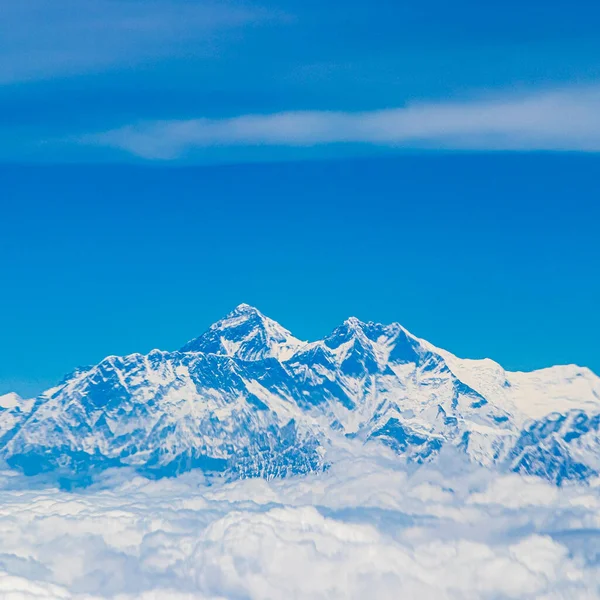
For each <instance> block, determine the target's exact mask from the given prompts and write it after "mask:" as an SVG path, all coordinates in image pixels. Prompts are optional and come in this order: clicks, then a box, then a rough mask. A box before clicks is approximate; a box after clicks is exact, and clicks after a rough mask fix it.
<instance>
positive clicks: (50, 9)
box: [0, 0, 282, 84]
mask: <svg viewBox="0 0 600 600" xmlns="http://www.w3.org/2000/svg"><path fill="white" fill-rule="evenodd" d="M272 18H282V16H281V15H278V14H271V13H268V12H267V11H266V10H264V9H262V8H260V7H254V6H253V7H248V6H247V5H245V4H235V3H234V2H214V1H209V2H188V1H186V0H177V1H176V2H169V1H168V0H147V1H144V2H142V1H141V0H85V2H80V1H79V0H53V1H52V2H48V1H46V0H27V1H26V2H17V1H12V0H9V1H6V2H3V3H0V40H2V41H1V46H2V52H1V54H0V84H11V83H18V82H23V81H32V80H40V79H51V78H55V77H62V76H72V75H77V74H81V73H90V72H92V73H93V72H97V71H103V70H106V69H108V68H113V67H128V68H129V67H131V66H132V65H137V64H140V63H143V62H147V61H152V60H156V59H158V58H162V57H172V56H189V55H194V56H202V55H205V54H206V55H209V54H211V53H212V52H214V49H213V46H214V45H215V43H217V42H218V41H219V36H221V35H223V32H225V31H227V30H230V29H235V28H240V27H243V26H248V25H251V24H253V23H259V22H262V21H265V20H268V19H272ZM32 32H34V33H33V34H32Z"/></svg>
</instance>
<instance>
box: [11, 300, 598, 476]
mask: <svg viewBox="0 0 600 600" xmlns="http://www.w3.org/2000/svg"><path fill="white" fill-rule="evenodd" d="M599 430H600V378H598V377H597V376H596V375H595V374H594V373H592V372H591V371H590V370H589V369H587V368H584V367H578V366H575V365H567V366H557V367H551V368H547V369H541V370H538V371H533V372H529V373H523V372H509V371H506V370H504V369H503V368H502V367H501V366H500V365H499V364H498V363H496V362H494V361H492V360H490V359H484V360H470V359H461V358H458V357H456V356H454V355H453V354H451V353H450V352H447V351H445V350H442V349H440V348H437V347H435V346H434V345H432V344H430V343H429V342H427V341H425V340H423V339H420V338H418V337H416V336H415V335H413V334H412V333H410V332H409V331H408V330H407V329H405V328H404V327H402V326H401V325H400V324H398V323H393V324H390V325H382V324H378V323H372V322H369V323H363V322H361V321H360V320H358V319H356V318H354V317H351V318H349V319H347V320H346V321H344V323H342V324H341V325H340V326H339V327H337V328H336V329H335V330H334V331H333V332H332V333H331V334H330V335H329V336H327V337H325V338H324V339H322V340H318V341H314V342H305V341H302V340H299V339H297V338H296V337H294V336H293V335H292V334H291V333H290V332H289V331H287V330H286V329H285V328H284V327H282V326H281V325H279V324H278V323H276V322H275V321H273V320H272V319H270V318H268V317H266V316H265V315H263V314H262V313H261V312H260V311H259V310H258V309H256V308H254V307H251V306H249V305H246V304H241V305H239V306H238V307H237V308H235V309H234V310H233V311H232V312H231V313H229V314H228V315H227V316H226V317H225V318H223V319H222V320H220V321H218V322H217V323H215V324H214V325H212V326H211V327H210V328H209V330H208V331H206V332H205V333H204V334H202V335H200V336H199V337H197V338H194V339H192V340H190V341H189V342H187V343H186V344H185V345H184V346H182V347H181V349H180V350H177V351H162V350H152V351H151V352H150V353H148V354H146V355H144V354H130V355H128V356H123V357H119V356H109V357H107V358H105V359H104V360H102V361H101V362H100V363H99V364H97V365H94V366H90V367H84V368H78V369H76V370H75V371H73V372H72V373H71V374H69V375H68V376H66V377H65V378H64V379H63V381H62V382H60V383H59V384H58V385H57V386H55V387H53V388H51V389H49V390H47V391H45V392H44V393H42V394H41V395H40V396H39V397H37V398H35V399H32V400H22V399H20V398H18V397H17V396H16V395H14V394H9V395H6V396H2V397H0V460H2V461H4V463H5V464H6V465H8V466H9V467H10V468H12V469H17V470H19V471H22V472H23V473H25V474H27V475H39V474H43V473H48V474H52V475H53V476H58V477H59V478H62V480H65V481H83V482H85V481H87V480H89V478H90V477H92V476H93V475H94V474H96V473H99V472H101V471H103V470H105V469H108V468H114V467H129V468H133V469H135V470H136V471H137V472H139V473H140V474H143V475H145V476H147V477H153V478H159V477H165V476H175V475H180V474H182V473H185V472H187V471H190V470H194V469H199V470H201V471H202V472H204V473H205V474H207V475H208V476H213V475H214V476H220V477H225V478H227V479H239V478H249V477H262V478H265V479H272V478H281V477H288V476H290V475H303V474H310V473H316V472H321V471H323V470H327V469H328V468H329V467H330V465H331V464H332V462H334V461H335V460H336V457H337V456H339V455H340V454H341V453H348V452H351V453H356V452H361V449H369V448H374V447H377V448H378V449H379V450H380V451H381V452H385V453H388V454H389V455H390V456H394V457H396V459H397V460H398V461H405V462H406V463H407V464H409V465H419V464H421V463H424V462H430V461H435V460H436V458H437V457H439V456H440V455H441V454H442V453H444V452H447V451H452V452H459V453H460V454H462V455H464V457H465V458H466V459H468V460H469V461H472V462H473V463H476V464H478V465H482V466H484V467H489V468H492V469H497V470H499V471H505V472H510V471H514V472H517V473H521V474H525V475H535V476H539V477H542V478H545V479H547V480H549V481H551V482H554V483H556V484H559V485H560V484H563V483H564V482H567V481H572V480H578V481H586V480H589V479H590V478H591V477H593V476H596V475H598V474H599V473H600V452H599V450H600V433H599Z"/></svg>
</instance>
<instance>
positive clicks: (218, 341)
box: [181, 304, 304, 360]
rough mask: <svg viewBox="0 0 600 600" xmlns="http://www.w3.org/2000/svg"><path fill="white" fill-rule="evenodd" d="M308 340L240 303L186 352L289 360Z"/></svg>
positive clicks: (187, 347)
mask: <svg viewBox="0 0 600 600" xmlns="http://www.w3.org/2000/svg"><path fill="white" fill-rule="evenodd" d="M303 344H304V342H301V341H300V340H298V339H296V338H295V337H294V336H293V335H292V334H291V333H290V332H289V331H288V330H287V329H285V328H284V327H282V326H281V325H279V323H277V322H276V321H274V320H273V319H270V318H269V317H266V316H265V315H263V314H262V313H261V312H260V311H259V310H258V309H257V308H254V307H253V306H250V305H249V304H239V305H238V306H236V307H235V308H234V309H233V310H232V311H231V312H230V313H228V314H227V315H226V316H225V317H224V318H223V319H221V320H220V321H217V322H216V323H214V324H213V325H211V327H210V329H209V330H208V331H206V332H205V333H203V334H202V335H201V336H200V337H197V338H195V339H193V340H191V341H189V342H188V343H187V344H186V345H185V346H183V348H181V351H182V352H204V353H208V354H224V355H227V356H231V357H235V358H239V359H242V360H261V359H263V358H277V359H278V360H285V359H286V358H287V357H288V356H291V354H292V353H293V352H295V351H296V350H297V349H298V348H299V347H300V346H302V345H303Z"/></svg>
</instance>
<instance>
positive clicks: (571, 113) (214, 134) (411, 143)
mask: <svg viewBox="0 0 600 600" xmlns="http://www.w3.org/2000/svg"><path fill="white" fill-rule="evenodd" d="M79 141H80V142H82V143H86V144H93V145H101V146H109V147H113V148H119V149H121V150H125V151H126V152H129V153H131V154H134V155H137V156H140V157H143V158H147V159H164V160H169V159H176V158H179V157H181V156H183V155H186V154H188V153H190V152H193V151H194V150H196V149H202V148H211V147H212V148H214V147H218V146H238V147H239V146H250V147H256V146H296V147H303V146H304V147H306V146H317V145H324V144H348V143H355V144H371V145H377V146H396V147H410V148H439V149H463V150H468V149H471V150H473V149H474V150H488V149H489V150H567V151H568V150H575V151H589V152H596V151H599V150H600V88H587V89H576V88H574V89H565V90H559V91H547V92H537V93H531V94H528V95H522V96H515V95H506V96H503V97H498V98H487V99H480V100H471V101H465V102H432V103H415V104H412V105H408V106H406V107H403V108H395V109H386V110H379V111H371V112H358V113H346V112H324V111H304V112H303V111H299V112H282V113H276V114H267V115H243V116H239V117H234V118H228V119H191V120H182V121H153V122H146V123H140V124H136V125H128V126H125V127H122V128H119V129H115V130H111V131H107V132H104V133H99V134H94V135H88V136H85V137H84V138H82V139H80V140H79Z"/></svg>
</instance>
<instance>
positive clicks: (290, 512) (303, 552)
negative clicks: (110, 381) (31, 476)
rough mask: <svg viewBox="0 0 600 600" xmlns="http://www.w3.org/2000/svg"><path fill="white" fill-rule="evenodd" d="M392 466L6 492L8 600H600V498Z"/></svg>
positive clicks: (0, 570)
mask: <svg viewBox="0 0 600 600" xmlns="http://www.w3.org/2000/svg"><path fill="white" fill-rule="evenodd" d="M451 471H452V469H451V468H449V467H448V465H440V466H439V467H437V468H434V467H426V468H423V469H420V470H418V471H417V472H414V473H407V472H405V471H404V470H403V469H402V468H401V467H399V466H398V465H397V464H394V463H391V462H386V461H385V460H384V459H374V458H365V459H360V460H357V459H354V460H347V461H341V462H340V463H338V464H337V466H335V467H334V468H333V469H332V470H331V471H330V472H329V473H326V474H324V475H320V476H315V477H308V478H299V479H289V480H284V481H281V480H280V481H271V482H267V481H263V480H247V481H238V482H235V483H230V484H216V485H212V486H208V485H206V484H205V483H204V482H203V480H202V477H201V475H199V474H193V473H192V474H188V475H186V476H183V477H181V478H179V479H176V480H162V481H158V482H149V481H147V480H144V479H142V478H136V477H129V474H127V475H126V476H123V473H124V472H123V471H120V472H117V474H115V477H118V479H114V480H112V481H111V480H110V479H107V480H105V481H104V482H103V483H102V485H100V484H97V485H96V486H94V487H92V488H88V489H87V490H84V491H81V492H78V493H67V492H64V491H58V490H55V489H51V488H40V489H37V490H31V489H27V488H26V487H25V488H24V487H23V482H22V480H21V478H20V477H17V476H8V475H6V476H4V477H3V481H2V485H1V487H2V490H1V491H0V540H2V544H1V548H0V597H1V598H3V599H8V600H12V599H15V600H16V599H19V600H30V599H47V598H59V599H80V600H83V599H87V600H90V599H92V598H93V599H98V598H111V599H119V600H130V599H133V598H141V599H146V600H151V599H152V600H158V599H161V600H162V599H166V598H169V599H174V600H179V599H181V600H183V599H186V600H192V599H206V598H211V599H216V598H235V599H252V600H255V599H256V600H258V599H261V600H263V599H273V600H275V599H281V598H296V599H297V600H302V599H311V600H314V599H342V598H343V599H353V598H355V599H363V598H378V599H388V598H389V599H394V600H396V599H397V598H420V599H423V600H428V599H432V600H433V599H436V600H444V599H448V600H459V599H460V600H465V599H467V600H469V599H480V598H482V599H492V598H494V599H496V598H503V599H507V598H515V599H517V598H518V599H519V600H522V599H533V598H536V599H539V598H545V599H547V600H550V599H553V598H556V599H558V598H570V599H582V600H583V599H587V598H590V599H591V598H596V597H598V596H597V594H598V593H599V592H600V587H599V586H600V569H599V558H600V512H599V510H598V509H599V508H600V486H596V485H592V486H591V487H588V488H576V487H573V488H562V489H558V488H555V487H553V486H551V485H550V484H547V483H544V482H541V481H538V480H535V479H526V478H522V477H520V476H517V475H504V476H502V475H493V474H491V473H489V472H486V471H483V470H473V468H472V467H469V468H465V469H464V470H463V471H460V470H456V469H454V472H451Z"/></svg>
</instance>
